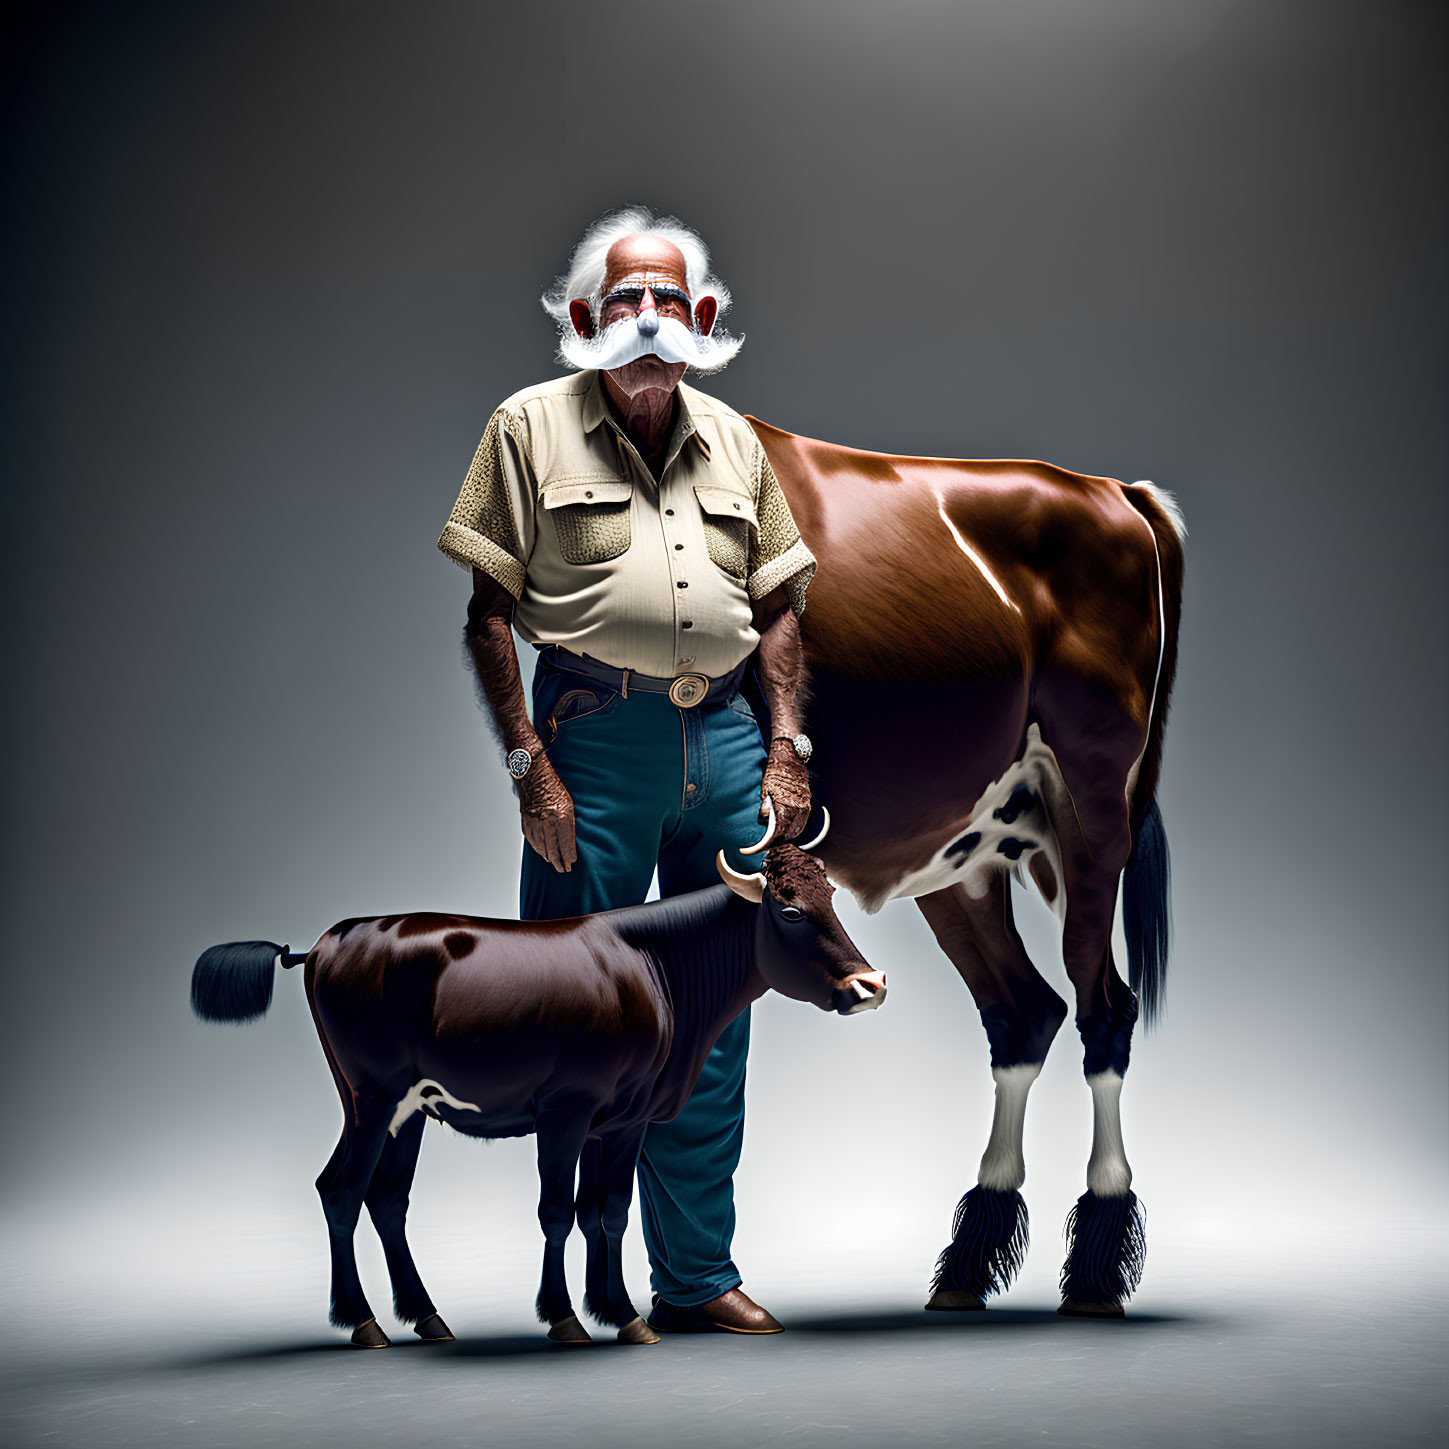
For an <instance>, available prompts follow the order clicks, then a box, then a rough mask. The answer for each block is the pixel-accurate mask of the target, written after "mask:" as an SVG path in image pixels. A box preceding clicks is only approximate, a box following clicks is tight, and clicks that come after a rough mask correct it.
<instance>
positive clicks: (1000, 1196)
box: [931, 1186, 1028, 1298]
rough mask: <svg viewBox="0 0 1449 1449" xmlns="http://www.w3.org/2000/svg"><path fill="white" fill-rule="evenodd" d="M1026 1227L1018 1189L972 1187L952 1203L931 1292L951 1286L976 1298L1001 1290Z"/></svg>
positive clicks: (1017, 1261)
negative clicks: (945, 1243) (948, 1235)
mask: <svg viewBox="0 0 1449 1449" xmlns="http://www.w3.org/2000/svg"><path fill="white" fill-rule="evenodd" d="M1027 1229H1028V1221H1027V1212H1026V1203H1025V1202H1024V1201H1023V1199H1022V1196H1021V1194H1020V1193H1019V1192H998V1191H996V1189H994V1188H990V1187H979V1186H978V1187H973V1188H972V1189H971V1191H970V1192H968V1193H967V1194H966V1196H965V1197H963V1198H962V1199H961V1201H960V1203H959V1204H958V1205H957V1208H956V1216H955V1219H954V1220H953V1221H952V1224H951V1243H950V1246H949V1247H947V1248H946V1250H945V1251H944V1252H943V1253H942V1254H941V1256H940V1257H939V1258H937V1259H936V1276H935V1277H934V1278H933V1279H932V1280H931V1292H932V1293H938V1292H940V1291H942V1290H943V1289H944V1290H952V1289H955V1290H960V1291H963V1292H966V1293H974V1294H975V1295H976V1296H977V1297H978V1298H986V1297H988V1296H989V1295H991V1294H993V1293H1004V1292H1005V1291H1006V1289H1007V1288H1008V1287H1009V1286H1010V1284H1011V1280H1012V1279H1013V1278H1015V1277H1016V1275H1017V1274H1018V1273H1019V1272H1020V1271H1021V1265H1022V1263H1023V1262H1024V1261H1025V1259H1026V1248H1027V1238H1028V1231H1027Z"/></svg>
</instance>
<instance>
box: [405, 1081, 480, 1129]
mask: <svg viewBox="0 0 1449 1449" xmlns="http://www.w3.org/2000/svg"><path fill="white" fill-rule="evenodd" d="M439 1105H444V1106H448V1107H456V1108H458V1110H459V1111H462V1112H476V1111H477V1110H478V1106H477V1103H475V1102H460V1101H459V1100H458V1099H457V1098H456V1097H455V1096H454V1095H453V1094H452V1093H451V1092H450V1091H449V1090H448V1089H447V1088H446V1087H445V1086H443V1084H442V1083H441V1082H435V1081H433V1080H432V1078H430V1077H424V1078H423V1079H422V1080H421V1081H420V1082H416V1083H414V1085H413V1086H411V1087H409V1088H408V1094H407V1096H406V1097H404V1098H403V1099H402V1101H401V1102H399V1103H398V1104H397V1111H396V1112H394V1113H393V1114H392V1121H391V1122H390V1123H389V1124H388V1129H387V1130H388V1132H389V1133H390V1134H391V1135H392V1136H393V1137H396V1136H397V1130H398V1128H399V1127H401V1126H402V1124H403V1123H404V1122H406V1121H407V1120H408V1118H409V1117H411V1116H412V1115H413V1113H414V1112H421V1111H422V1110H423V1109H424V1108H425V1107H432V1108H433V1109H434V1110H436V1109H437V1108H438V1106H439Z"/></svg>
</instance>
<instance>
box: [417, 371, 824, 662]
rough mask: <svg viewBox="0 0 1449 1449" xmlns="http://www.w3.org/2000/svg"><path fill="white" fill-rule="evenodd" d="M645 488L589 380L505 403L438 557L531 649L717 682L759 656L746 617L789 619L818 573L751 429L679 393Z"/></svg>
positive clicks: (729, 413) (561, 382) (584, 375)
mask: <svg viewBox="0 0 1449 1449" xmlns="http://www.w3.org/2000/svg"><path fill="white" fill-rule="evenodd" d="M679 402H680V406H679V416H678V420H677V422H676V424H675V428H674V433H673V435H672V436H671V438H670V441H669V447H668V449H667V451H666V453H665V462H664V466H663V469H662V471H661V474H660V477H659V478H658V479H657V480H656V479H655V478H654V477H653V476H652V474H651V473H650V471H649V469H648V468H647V467H646V466H645V464H644V462H643V460H642V459H641V458H640V457H639V454H638V453H637V452H636V451H635V449H634V447H633V445H632V444H631V443H630V442H629V440H628V438H627V437H626V436H625V435H624V433H623V431H622V429H621V428H620V427H619V426H618V424H617V423H616V422H615V420H614V417H613V414H612V413H611V412H610V410H609V408H608V405H607V404H606V402H605V400H604V394H603V386H602V384H601V382H600V378H599V374H598V373H597V372H581V373H574V374H572V375H570V376H568V377H562V378H558V379H556V380H555V381H552V382H546V383H543V384H541V385H540V386H538V387H531V388H527V389H525V390H524V391H523V392H519V393H515V394H514V395H513V396H512V397H511V398H509V399H508V400H507V401H506V402H505V403H504V404H503V406H502V407H500V408H499V409H498V411H497V412H496V413H494V414H493V417H492V419H491V420H490V421H489V423H488V429H487V431H486V432H485V433H484V435H483V441H482V442H481V443H480V444H479V445H478V451H477V454H476V455H475V456H474V459H473V465H472V467H471V468H470V469H469V470H468V476H467V478H466V480H465V481H464V483H463V489H462V492H461V493H460V494H459V495H458V501H457V503H456V504H454V506H453V512H452V514H451V516H450V517H449V519H448V522H447V524H446V525H445V526H444V528H443V532H442V536H441V537H440V538H439V539H438V547H439V548H440V549H441V550H442V551H443V552H444V553H445V554H447V556H448V557H449V558H450V559H452V560H453V562H454V563H457V564H460V565H461V566H462V567H464V568H474V567H476V568H480V569H483V570H484V571H485V572H486V573H488V574H489V575H491V576H492V577H493V578H495V579H497V581H498V582H499V583H500V584H502V585H503V587H504V588H506V589H507V590H508V591H509V593H511V594H512V595H513V596H514V598H515V599H517V600H518V606H517V608H516V610H515V611H514V617H513V622H514V625H515V627H516V628H517V629H518V632H519V633H520V634H521V635H522V636H523V638H524V639H526V640H527V641H528V642H529V643H531V644H536V645H540V646H542V645H545V644H561V645H562V646H563V647H564V648H566V649H570V650H572V651H573V652H574V653H575V654H587V655H589V656H590V657H591V658H593V659H598V660H602V661H603V662H604V663H605V664H611V665H613V666H614V667H615V668H617V669H632V670H637V671H638V672H639V673H641V674H652V675H658V676H663V677H666V678H668V677H670V676H673V675H676V674H680V673H689V672H693V673H700V674H707V675H710V676H711V677H717V676H719V675H721V674H728V673H729V671H730V670H731V669H733V668H734V667H735V665H736V664H738V663H739V662H740V661H741V660H742V659H744V658H746V656H748V655H749V654H750V653H751V652H752V651H753V650H754V648H755V646H756V644H758V643H759V635H758V634H757V633H756V632H755V628H754V625H753V623H752V621H751V610H750V603H751V600H753V599H759V598H762V597H763V596H764V595H766V594H768V593H769V592H770V591H771V590H773V589H776V588H780V587H783V588H784V589H785V591H786V594H787V596H788V597H789V599H790V602H791V605H792V606H793V607H794V609H795V612H796V613H797V614H798V613H800V612H801V611H802V610H803V609H804V607H805V591H806V588H807V587H808V585H809V582H810V577H811V575H812V574H813V573H814V572H815V558H814V556H813V555H812V554H811V552H810V550H809V549H808V548H806V547H805V544H804V543H803V541H802V540H801V538H800V534H799V531H798V530H797V529H796V527H795V520H794V519H793V518H792V517H791V516H790V508H789V505H788V504H787V503H786V501H785V495H784V494H783V493H782V492H781V490H780V485H779V483H778V482H777V481H776V479H775V475H774V473H773V471H772V470H771V468H770V464H769V461H768V460H767V459H766V457H765V454H764V450H763V449H762V448H761V447H760V444H759V441H758V439H757V438H756V437H755V435H754V432H753V431H752V430H751V428H750V425H749V424H748V423H747V422H745V420H744V419H743V418H742V417H741V416H740V415H739V414H738V413H737V412H735V411H734V409H733V408H730V407H727V406H726V405H725V404H724V403H721V402H719V401H718V400H717V399H715V398H712V397H709V396H707V395H706V394H705V393H702V392H699V391H697V390H696V389H694V388H692V387H686V386H684V385H683V384H681V385H680V388H679Z"/></svg>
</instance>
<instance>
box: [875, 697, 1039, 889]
mask: <svg viewBox="0 0 1449 1449" xmlns="http://www.w3.org/2000/svg"><path fill="white" fill-rule="evenodd" d="M1021 785H1024V786H1026V787H1027V788H1028V789H1029V790H1030V791H1031V792H1032V795H1033V797H1034V799H1033V803H1032V806H1031V809H1030V810H1028V811H1025V812H1023V813H1022V814H1021V815H1020V816H1018V817H1017V818H1016V819H1015V820H1013V821H1011V822H1009V823H1008V822H1006V821H1003V820H998V819H996V816H995V812H996V811H998V810H1001V809H1003V808H1004V807H1005V805H1006V802H1007V801H1008V800H1009V799H1010V798H1011V794H1012V791H1013V790H1015V789H1016V788H1017V787H1018V786H1021ZM1065 793H1066V786H1065V785H1063V784H1062V776H1061V771H1060V770H1059V769H1058V768H1057V757H1056V756H1055V755H1054V754H1052V752H1051V750H1050V749H1049V748H1048V747H1047V745H1046V744H1044V743H1043V741H1042V737H1041V728H1040V726H1038V725H1037V724H1035V723H1033V724H1031V725H1030V726H1028V728H1027V732H1026V747H1025V749H1024V750H1023V751H1022V754H1021V758H1020V759H1019V760H1017V761H1015V762H1014V763H1013V764H1012V765H1011V766H1010V768H1009V769H1008V770H1007V771H1006V773H1005V774H1004V775H1002V777H1001V778H1000V779H999V780H997V781H995V782H993V783H992V784H990V785H988V786H987V787H986V789H985V791H983V792H982V795H981V798H980V799H979V800H978V801H977V802H976V804H975V805H973V806H972V807H971V814H970V816H969V817H968V818H967V820H966V823H965V824H964V825H962V826H961V827H960V828H959V829H956V830H953V831H952V832H951V836H950V839H948V840H946V841H945V842H943V843H942V845H941V847H940V849H939V850H937V852H936V853H935V855H933V856H932V857H931V859H930V860H929V861H927V862H926V864H925V865H923V866H922V867H921V868H920V869H919V870H913V871H911V872H909V873H908V874H907V875H905V876H903V877H902V878H901V879H900V880H898V881H897V882H896V883H895V884H894V885H892V886H888V887H887V888H886V889H885V890H884V891H882V892H881V893H880V894H879V895H878V896H876V897H874V898H872V899H870V900H862V901H861V906H862V908H863V909H865V910H867V911H878V910H879V909H880V908H881V906H883V905H884V904H885V903H886V902H887V901H894V900H900V899H902V898H905V899H908V900H914V899H915V898H917V897H919V896H926V895H930V894H931V892H932V891H939V890H944V889H945V888H946V887H947V886H952V885H961V886H964V887H965V889H966V893H967V894H968V895H969V896H971V897H972V898H973V899H975V900H980V899H981V897H982V896H984V895H985V894H986V892H987V890H988V889H989V888H990V885H991V878H992V876H993V875H995V874H996V873H998V872H1000V871H1004V870H1013V869H1017V868H1020V869H1022V870H1025V868H1026V866H1027V863H1028V862H1029V861H1030V860H1031V857H1032V856H1033V855H1036V854H1038V853H1041V854H1044V855H1045V856H1046V860H1047V863H1048V864H1049V865H1050V866H1051V868H1052V874H1053V875H1055V876H1056V879H1057V894H1056V899H1055V900H1054V901H1053V902H1052V909H1053V910H1054V911H1056V912H1057V913H1058V914H1061V913H1063V912H1065V910H1066V889H1065V882H1064V880H1063V877H1062V857H1061V847H1060V846H1059V844H1058V843H1057V837H1056V832H1055V831H1053V830H1052V828H1051V822H1050V821H1049V820H1048V818H1047V813H1046V800H1047V798H1048V797H1049V796H1052V795H1058V794H1060V795H1062V796H1065ZM972 834H976V835H979V836H980V837H981V838H980V840H978V841H977V842H976V844H975V845H973V846H972V847H971V849H970V850H969V851H957V852H956V853H955V854H951V853H950V852H951V847H952V846H953V845H955V844H956V843H957V842H958V841H960V840H962V839H963V838H964V837H965V836H967V835H972ZM1007 840H1019V841H1023V840H1024V841H1026V842H1028V848H1026V849H1023V850H1022V851H1021V853H1020V855H1019V856H1018V857H1017V859H1016V860H1012V859H1011V858H1010V857H1009V856H1006V855H1003V854H1002V853H1001V845H1002V843H1003V842H1004V841H1007Z"/></svg>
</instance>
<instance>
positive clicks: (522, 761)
mask: <svg viewBox="0 0 1449 1449" xmlns="http://www.w3.org/2000/svg"><path fill="white" fill-rule="evenodd" d="M532 768H533V756H532V755H530V754H529V753H528V751H527V750H510V751H509V752H508V773H509V774H510V775H512V776H513V778H514V779H515V780H521V779H522V778H523V777H524V776H525V775H526V774H527V773H528V772H529V771H530V770H531V769H532Z"/></svg>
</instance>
